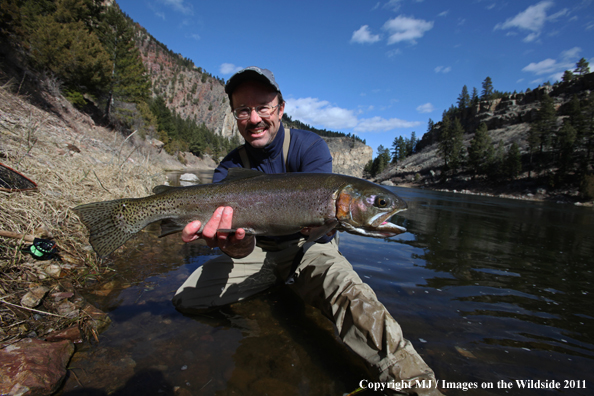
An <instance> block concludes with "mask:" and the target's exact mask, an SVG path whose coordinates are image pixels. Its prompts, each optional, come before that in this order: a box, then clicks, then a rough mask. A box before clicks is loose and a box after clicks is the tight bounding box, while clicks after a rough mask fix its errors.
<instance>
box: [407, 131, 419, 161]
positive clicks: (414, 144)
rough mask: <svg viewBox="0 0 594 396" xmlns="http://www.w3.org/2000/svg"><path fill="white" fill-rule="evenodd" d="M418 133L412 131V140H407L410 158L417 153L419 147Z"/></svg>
mask: <svg viewBox="0 0 594 396" xmlns="http://www.w3.org/2000/svg"><path fill="white" fill-rule="evenodd" d="M417 143H418V140H417V133H416V132H415V131H412V132H411V133H410V139H406V156H407V157H410V156H411V155H413V154H414V153H415V151H416V147H417Z"/></svg>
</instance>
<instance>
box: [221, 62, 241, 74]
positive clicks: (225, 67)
mask: <svg viewBox="0 0 594 396" xmlns="http://www.w3.org/2000/svg"><path fill="white" fill-rule="evenodd" d="M241 69H243V67H241V66H235V65H234V64H233V63H223V64H222V65H221V67H220V68H219V71H220V72H221V74H234V73H236V72H238V71H240V70H241Z"/></svg>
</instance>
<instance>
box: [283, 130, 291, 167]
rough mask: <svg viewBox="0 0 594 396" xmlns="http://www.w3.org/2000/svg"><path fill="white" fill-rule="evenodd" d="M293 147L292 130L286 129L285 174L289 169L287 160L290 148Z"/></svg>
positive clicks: (284, 143)
mask: <svg viewBox="0 0 594 396" xmlns="http://www.w3.org/2000/svg"><path fill="white" fill-rule="evenodd" d="M290 145H291V128H285V141H284V142H283V160H284V161H285V172H288V171H289V170H288V169H287V158H289V146H290Z"/></svg>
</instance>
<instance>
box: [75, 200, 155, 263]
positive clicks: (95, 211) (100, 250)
mask: <svg viewBox="0 0 594 396" xmlns="http://www.w3.org/2000/svg"><path fill="white" fill-rule="evenodd" d="M129 202H131V200H130V199H118V200H115V201H104V202H95V203H90V204H85V205H80V206H77V207H76V208H73V209H72V210H73V211H74V213H76V215H77V216H78V217H79V218H80V220H81V221H82V222H83V224H84V225H85V226H86V227H87V228H88V229H89V243H90V244H91V246H93V249H94V250H95V252H96V253H97V254H98V255H99V256H107V255H108V254H110V253H112V252H113V251H114V250H116V249H117V248H119V247H120V246H122V245H123V244H124V242H126V241H127V240H128V239H130V238H132V236H133V235H134V234H136V233H137V232H138V231H140V230H141V229H142V228H144V226H140V225H137V224H125V223H123V219H122V217H121V216H119V211H120V208H121V207H122V206H125V205H126V203H129Z"/></svg>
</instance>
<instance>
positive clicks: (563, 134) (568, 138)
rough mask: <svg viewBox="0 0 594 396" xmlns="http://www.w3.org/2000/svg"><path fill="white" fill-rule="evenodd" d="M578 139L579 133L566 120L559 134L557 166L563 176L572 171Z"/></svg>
mask: <svg viewBox="0 0 594 396" xmlns="http://www.w3.org/2000/svg"><path fill="white" fill-rule="evenodd" d="M576 139H577V131H576V130H575V128H574V127H573V126H572V125H571V122H569V121H568V120H566V121H565V122H564V123H563V126H562V127H561V129H560V130H559V131H558V132H557V144H556V151H557V154H558V155H557V166H558V168H559V174H560V175H561V176H563V175H565V174H567V172H568V171H570V170H571V167H572V164H573V163H574V162H575V161H574V151H575V142H576Z"/></svg>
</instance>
